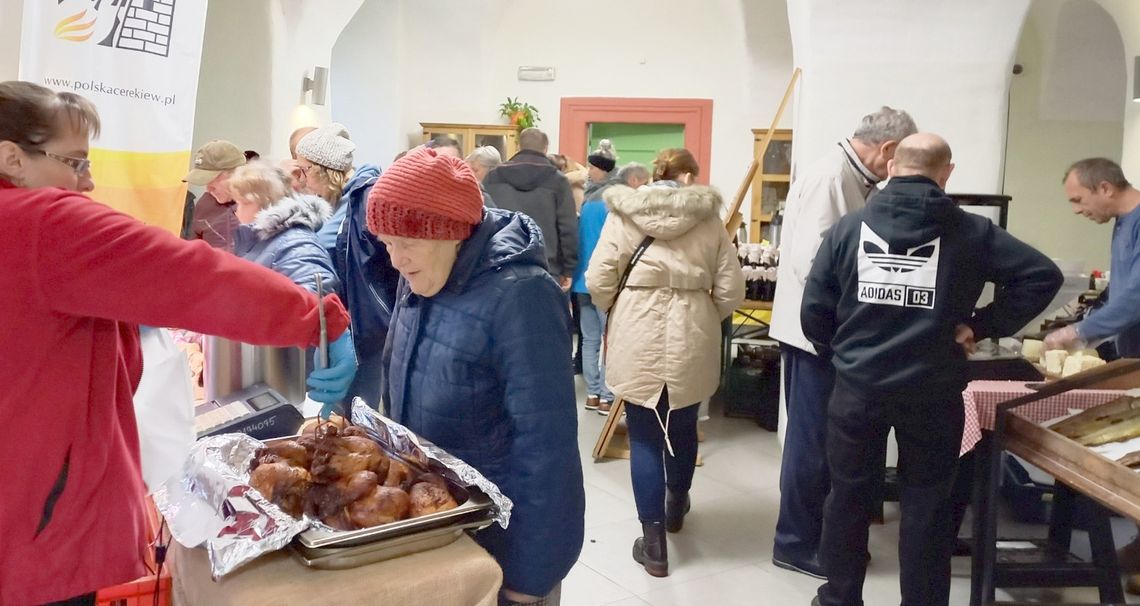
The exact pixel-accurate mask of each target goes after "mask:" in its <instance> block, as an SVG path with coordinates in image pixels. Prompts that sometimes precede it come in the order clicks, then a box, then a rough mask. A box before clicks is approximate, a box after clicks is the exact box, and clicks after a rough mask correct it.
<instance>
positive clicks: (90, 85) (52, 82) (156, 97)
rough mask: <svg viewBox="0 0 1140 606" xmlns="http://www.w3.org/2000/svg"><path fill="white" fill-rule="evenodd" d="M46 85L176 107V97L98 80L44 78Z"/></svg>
mask: <svg viewBox="0 0 1140 606" xmlns="http://www.w3.org/2000/svg"><path fill="white" fill-rule="evenodd" d="M44 84H46V85H48V86H50V87H54V88H66V89H71V90H73V91H75V92H77V93H102V94H104V95H113V96H116V97H126V98H128V99H140V100H142V101H150V102H152V103H161V104H163V105H174V101H175V98H176V97H175V95H163V94H160V93H152V92H150V91H145V90H142V89H139V88H123V87H121V86H110V85H108V84H105V83H103V82H100V81H98V80H65V79H63V78H48V77H45V78H44Z"/></svg>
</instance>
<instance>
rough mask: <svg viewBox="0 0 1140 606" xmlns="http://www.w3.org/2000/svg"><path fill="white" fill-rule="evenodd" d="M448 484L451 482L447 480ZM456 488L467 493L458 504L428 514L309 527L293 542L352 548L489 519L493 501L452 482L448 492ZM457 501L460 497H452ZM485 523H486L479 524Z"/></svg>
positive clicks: (453, 493)
mask: <svg viewBox="0 0 1140 606" xmlns="http://www.w3.org/2000/svg"><path fill="white" fill-rule="evenodd" d="M448 484H451V482H450V481H449V482H448ZM457 491H459V492H461V494H464V495H466V496H467V499H466V500H464V501H463V503H462V504H460V505H459V507H456V508H455V509H450V510H448V511H441V512H439V513H429V514H428V515H426V516H420V517H418V518H409V519H407V520H400V521H398V522H391V523H388V524H381V525H379V526H373V527H371V528H362V529H360V530H323V529H319V528H310V529H308V530H306V531H304V532H302V533H301V534H299V535H297V538H296V539H295V541H296V542H297V543H300V544H301V545H302V546H304V547H309V548H322V547H354V546H357V545H364V544H367V543H374V542H376V541H384V540H387V539H393V538H398V537H406V536H408V535H413V534H416V533H418V532H423V531H425V530H434V529H437V528H440V527H445V526H453V525H454V526H456V527H458V526H459V525H461V524H462V523H463V522H464V521H470V520H471V519H478V520H479V521H481V522H490V520H491V514H492V512H491V509H492V507H493V504H492V503H491V500H490V499H488V498H487V496H486V495H484V494H483V493H482V492H479V491H468V490H467V489H466V488H463V487H461V486H454V485H452V495H455V493H456V492H457ZM456 500H460V499H456ZM483 525H484V526H486V524H483Z"/></svg>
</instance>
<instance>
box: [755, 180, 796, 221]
mask: <svg viewBox="0 0 1140 606" xmlns="http://www.w3.org/2000/svg"><path fill="white" fill-rule="evenodd" d="M789 185H790V184H789V183H787V182H785V181H764V182H763V184H762V185H761V187H760V212H761V213H763V214H765V215H767V216H769V217H771V216H772V215H775V214H776V211H777V210H778V209H779V208H780V204H781V203H782V202H784V201H785V200H787V199H788V187H789Z"/></svg>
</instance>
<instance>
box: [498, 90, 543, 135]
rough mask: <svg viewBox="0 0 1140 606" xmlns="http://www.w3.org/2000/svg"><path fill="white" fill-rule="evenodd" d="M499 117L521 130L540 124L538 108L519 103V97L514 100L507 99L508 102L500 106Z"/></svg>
mask: <svg viewBox="0 0 1140 606" xmlns="http://www.w3.org/2000/svg"><path fill="white" fill-rule="evenodd" d="M499 115H500V116H502V117H504V118H506V119H507V120H508V121H510V123H511V124H514V125H515V126H516V127H517V128H518V129H519V130H522V129H524V128H530V127H532V126H534V125H535V123H537V122H538V108H537V107H535V106H533V105H531V104H530V103H523V102H522V101H519V99H518V97H515V98H514V99H512V98H510V97H507V100H506V101H505V102H504V103H502V104H500V105H499Z"/></svg>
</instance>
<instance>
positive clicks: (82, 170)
mask: <svg viewBox="0 0 1140 606" xmlns="http://www.w3.org/2000/svg"><path fill="white" fill-rule="evenodd" d="M24 151H27V152H31V153H34V154H42V155H44V156H47V157H49V158H51V159H52V160H55V161H57V162H62V163H64V164H66V165H68V166H69V167H71V170H73V171H75V174H77V175H85V174H87V173H88V172H90V171H91V160H88V159H87V158H74V157H72V156H64V155H61V154H56V153H52V152H49V151H47V150H44V149H38V148H34V147H33V148H24Z"/></svg>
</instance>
